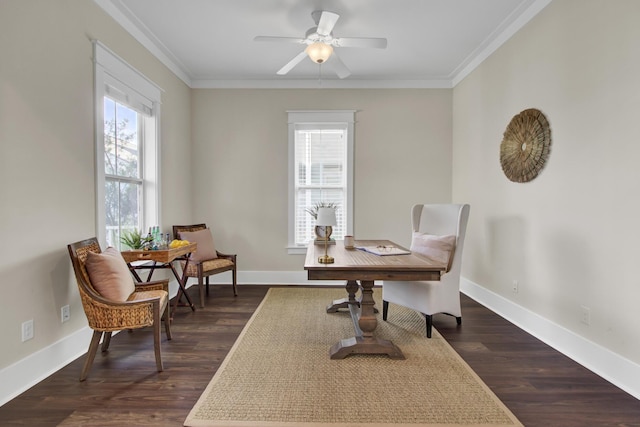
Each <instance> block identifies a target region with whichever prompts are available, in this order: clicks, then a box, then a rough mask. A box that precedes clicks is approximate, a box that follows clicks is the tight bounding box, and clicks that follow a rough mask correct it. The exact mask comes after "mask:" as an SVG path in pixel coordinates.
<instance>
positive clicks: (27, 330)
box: [22, 319, 33, 342]
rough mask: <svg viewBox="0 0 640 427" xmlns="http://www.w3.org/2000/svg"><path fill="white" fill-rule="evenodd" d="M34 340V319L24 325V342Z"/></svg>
mask: <svg viewBox="0 0 640 427" xmlns="http://www.w3.org/2000/svg"><path fill="white" fill-rule="evenodd" d="M32 338H33V319H31V320H27V321H26V322H23V323H22V342H25V341H28V340H30V339H32Z"/></svg>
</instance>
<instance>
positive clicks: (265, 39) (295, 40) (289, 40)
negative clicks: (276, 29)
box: [253, 36, 305, 44]
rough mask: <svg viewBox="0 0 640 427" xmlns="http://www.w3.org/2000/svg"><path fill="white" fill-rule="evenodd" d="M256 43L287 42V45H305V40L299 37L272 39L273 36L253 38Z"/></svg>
mask: <svg viewBox="0 0 640 427" xmlns="http://www.w3.org/2000/svg"><path fill="white" fill-rule="evenodd" d="M253 41H254V42H285V43H297V44H305V39H301V38H298V37H271V36H256V37H254V38H253Z"/></svg>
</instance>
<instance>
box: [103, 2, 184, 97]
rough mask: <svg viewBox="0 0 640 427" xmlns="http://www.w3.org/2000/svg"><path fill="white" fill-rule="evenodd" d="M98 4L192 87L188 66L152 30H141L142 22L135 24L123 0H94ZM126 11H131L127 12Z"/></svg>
mask: <svg viewBox="0 0 640 427" xmlns="http://www.w3.org/2000/svg"><path fill="white" fill-rule="evenodd" d="M94 1H95V2H96V4H97V5H98V6H100V7H101V8H102V9H103V10H104V11H105V12H106V13H107V14H108V15H110V16H111V17H112V18H113V19H114V21H116V22H117V23H118V24H120V25H121V26H122V27H123V28H124V29H125V31H127V32H128V33H129V34H130V35H131V36H132V37H133V38H134V39H136V40H137V41H138V42H140V44H141V45H142V46H144V47H145V48H146V49H147V50H148V51H149V52H151V54H152V55H153V56H155V57H156V58H157V59H158V61H160V62H162V63H163V64H164V65H165V66H166V67H167V68H168V69H169V70H171V72H173V74H175V75H176V76H177V77H178V78H179V79H180V80H182V81H183V82H184V83H185V84H186V85H187V86H189V87H191V77H189V73H188V72H187V71H185V70H186V67H185V66H184V65H183V64H181V63H180V61H179V60H178V59H177V58H176V57H175V56H174V55H173V54H172V53H171V52H170V51H169V50H168V49H166V48H164V47H163V46H162V44H161V43H160V41H159V40H158V39H157V38H155V37H154V36H153V34H152V33H151V32H148V33H147V34H145V33H144V32H143V31H142V30H140V28H139V26H141V27H143V25H142V23H140V22H138V23H137V24H135V23H134V22H133V20H137V19H135V18H134V15H133V14H132V13H130V11H129V9H128V8H126V6H124V4H123V3H122V2H121V1H117V3H118V4H119V7H117V6H116V5H115V4H114V3H116V1H115V0H114V1H110V0H94ZM123 10H124V11H129V13H128V14H125V13H124V12H123ZM127 15H128V16H127Z"/></svg>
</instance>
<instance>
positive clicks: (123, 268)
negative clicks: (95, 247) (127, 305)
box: [85, 247, 136, 302]
mask: <svg viewBox="0 0 640 427" xmlns="http://www.w3.org/2000/svg"><path fill="white" fill-rule="evenodd" d="M85 267H86V269H87V273H88V274H89V278H90V279H91V284H92V285H93V287H94V288H95V290H96V291H98V293H99V294H100V295H102V296H103V297H105V298H107V299H110V300H112V301H118V302H123V301H127V298H129V295H131V294H132V293H133V292H134V291H135V289H136V288H135V285H134V283H133V278H132V277H131V273H130V272H129V267H127V263H126V262H125V261H124V259H123V258H122V255H120V252H118V251H117V250H116V249H115V248H112V247H108V248H107V249H106V250H105V251H104V252H102V253H96V252H89V253H87V261H86V263H85Z"/></svg>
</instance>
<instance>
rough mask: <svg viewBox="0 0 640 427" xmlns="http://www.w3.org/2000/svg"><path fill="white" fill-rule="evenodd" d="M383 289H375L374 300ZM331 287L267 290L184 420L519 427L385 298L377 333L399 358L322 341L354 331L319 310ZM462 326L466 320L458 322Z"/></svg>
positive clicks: (408, 314) (241, 426)
mask: <svg viewBox="0 0 640 427" xmlns="http://www.w3.org/2000/svg"><path fill="white" fill-rule="evenodd" d="M380 294H381V290H380V289H375V290H374V297H375V298H376V307H380V308H381V307H382V301H381V299H380ZM344 296H346V293H345V291H344V290H341V289H338V288H272V289H270V290H269V292H268V294H267V296H266V297H265V299H264V300H263V302H262V303H261V305H260V307H259V308H258V309H257V310H256V312H255V313H254V315H253V317H252V318H251V320H250V321H249V322H248V324H247V325H246V327H245V328H244V330H243V331H242V333H241V335H240V337H239V338H238V340H237V341H236V343H235V344H234V346H233V348H232V349H231V351H230V352H229V354H228V355H227V357H226V359H225V360H224V362H223V363H222V365H221V366H220V368H219V369H218V371H217V372H216V374H215V375H214V377H213V379H212V380H211V382H210V383H209V385H208V386H207V388H206V389H205V391H204V393H203V394H202V396H200V399H199V400H198V402H197V403H196V405H195V406H194V407H193V409H192V410H191V412H190V413H189V415H188V417H187V419H186V420H185V424H184V425H185V426H194V427H195V426H229V427H255V426H267V427H275V426H287V427H288V426H291V427H293V426H301V427H316V426H317V427H319V426H324V427H346V426H349V427H383V426H385V427H400V426H412V427H416V426H449V427H451V426H521V425H522V424H520V423H519V422H518V420H517V419H516V418H515V416H514V415H513V414H512V413H511V412H510V411H509V410H508V409H507V408H506V407H505V406H504V404H503V403H502V402H500V400H498V398H497V397H496V396H495V395H494V394H493V393H492V392H491V391H490V390H489V388H488V387H487V386H486V385H485V384H484V383H483V382H482V380H480V378H479V377H478V376H477V375H476V374H475V373H474V372H473V371H472V370H471V368H470V367H469V366H468V365H467V364H466V363H465V362H464V361H463V360H462V359H461V358H460V357H459V356H458V354H457V353H456V352H455V351H454V350H453V349H452V348H451V347H450V346H449V344H447V342H446V341H445V340H444V339H443V338H442V336H441V335H440V334H439V333H438V332H437V331H436V330H435V329H434V331H433V337H432V338H431V339H427V338H426V337H425V324H424V318H423V317H422V316H421V315H420V314H419V313H416V312H414V311H412V310H408V309H405V308H403V307H400V306H396V305H391V307H390V309H389V318H388V320H389V321H388V322H384V321H382V314H381V313H380V314H378V328H377V329H376V336H378V337H379V338H384V339H390V340H392V341H393V342H394V343H395V344H396V345H398V346H399V347H400V349H401V350H402V351H403V353H404V355H405V356H406V359H405V360H392V359H389V358H388V357H387V356H384V355H351V356H348V357H347V358H345V359H342V360H331V359H330V358H329V348H330V347H331V345H332V344H334V343H336V342H337V341H339V340H340V339H343V338H348V337H351V336H353V335H354V330H353V322H352V321H351V317H350V316H349V313H348V312H346V311H345V312H339V313H331V314H329V313H326V311H325V309H326V306H327V305H328V304H329V303H330V302H331V301H332V300H334V299H338V298H342V297H344ZM463 327H464V326H463Z"/></svg>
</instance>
